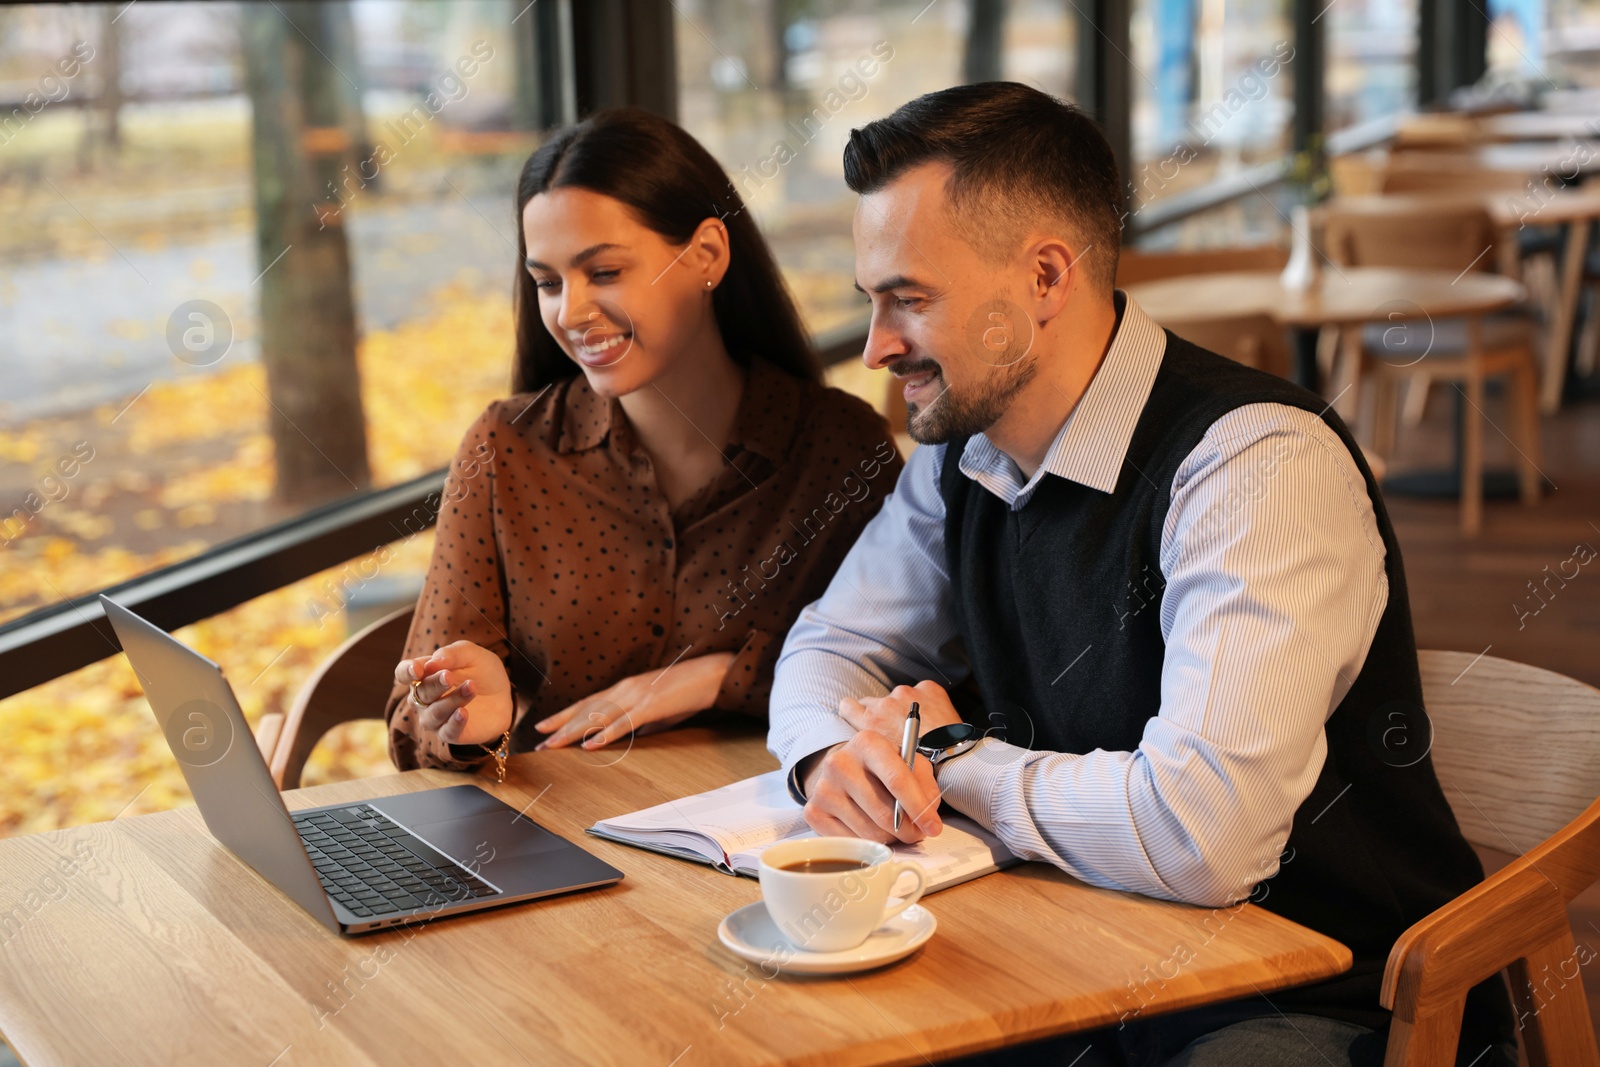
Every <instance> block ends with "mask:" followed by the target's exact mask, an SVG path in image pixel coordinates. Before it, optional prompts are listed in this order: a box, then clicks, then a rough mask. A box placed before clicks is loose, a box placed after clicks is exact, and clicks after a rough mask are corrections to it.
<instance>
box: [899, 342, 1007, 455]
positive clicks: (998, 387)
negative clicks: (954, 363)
mask: <svg viewBox="0 0 1600 1067" xmlns="http://www.w3.org/2000/svg"><path fill="white" fill-rule="evenodd" d="M985 366H986V369H987V370H988V373H987V374H985V375H984V376H983V377H982V379H981V380H979V381H978V382H976V383H974V384H973V385H971V386H969V387H967V388H966V389H965V390H963V391H962V392H960V393H957V392H956V391H954V390H952V389H951V388H950V387H949V386H948V385H946V386H945V388H944V391H943V392H941V393H940V394H939V395H938V396H936V397H934V398H933V399H932V400H930V401H929V402H928V403H926V404H909V405H907V406H906V432H907V433H908V434H910V435H911V439H912V440H913V441H916V442H917V443H918V444H924V445H940V444H944V443H945V442H946V441H950V440H953V439H954V438H957V437H971V436H972V435H973V434H976V433H982V432H983V431H984V430H987V429H988V428H989V427H991V426H993V425H994V424H995V422H996V421H998V420H999V418H1000V416H1001V415H1003V414H1005V410H1006V408H1007V406H1009V405H1010V403H1011V400H1012V398H1013V397H1015V396H1016V395H1017V394H1018V393H1019V392H1021V391H1022V390H1023V388H1024V387H1025V386H1027V384H1028V383H1029V382H1031V381H1033V376H1034V375H1035V374H1036V373H1038V370H1039V359H1038V356H1030V357H1027V358H1024V359H1020V360H1018V361H1017V362H1015V363H1012V364H1009V365H1007V366H995V365H993V364H986V365H985ZM889 369H890V371H891V372H892V373H894V374H897V375H900V376H902V377H909V376H912V375H915V374H920V373H926V372H927V371H937V372H938V373H939V377H938V379H937V380H938V381H939V382H941V383H942V382H943V381H944V372H943V371H942V370H941V369H940V368H939V366H938V364H936V363H934V362H933V361H932V360H926V359H925V360H918V361H917V362H915V363H904V364H900V363H897V364H895V365H893V366H892V367H890V368H889Z"/></svg>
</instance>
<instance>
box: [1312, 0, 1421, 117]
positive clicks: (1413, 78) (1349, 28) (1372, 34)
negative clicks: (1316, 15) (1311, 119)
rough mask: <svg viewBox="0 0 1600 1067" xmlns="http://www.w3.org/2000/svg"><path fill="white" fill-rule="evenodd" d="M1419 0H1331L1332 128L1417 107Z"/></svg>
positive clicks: (1327, 15) (1327, 18)
mask: <svg viewBox="0 0 1600 1067" xmlns="http://www.w3.org/2000/svg"><path fill="white" fill-rule="evenodd" d="M1417 3H1418V0H1332V2H1330V3H1329V4H1328V6H1327V7H1326V8H1325V9H1324V10H1323V12H1322V14H1321V16H1320V20H1321V21H1323V22H1326V23H1327V28H1326V32H1327V35H1328V70H1327V82H1326V87H1325V89H1324V101H1325V106H1326V108H1327V118H1326V123H1327V129H1328V131H1329V132H1330V133H1331V132H1333V131H1335V130H1342V129H1344V128H1345V127H1347V126H1354V125H1357V124H1358V123H1362V122H1366V121H1368V120H1370V119H1377V118H1382V117H1384V116H1386V115H1393V114H1396V113H1398V112H1401V111H1406V110H1409V109H1411V108H1414V107H1415V106H1416V103H1417V26H1418V17H1417Z"/></svg>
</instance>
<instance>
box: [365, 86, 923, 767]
mask: <svg viewBox="0 0 1600 1067" xmlns="http://www.w3.org/2000/svg"><path fill="white" fill-rule="evenodd" d="M517 210H518V215H519V217H520V219H521V227H520V233H519V235H518V249H517V252H518V261H519V265H518V270H517V276H516V290H515V296H516V300H515V307H516V320H517V321H516V331H517V365H516V373H515V376H514V380H513V386H512V388H513V391H514V392H515V394H516V395H514V396H511V397H508V398H506V399H504V400H498V401H496V402H494V403H493V404H490V405H489V407H488V409H487V410H485V411H484V413H483V414H482V415H480V416H479V417H478V419H477V421H476V422H475V423H474V424H473V425H472V427H471V429H469V430H468V431H467V434H466V436H465V437H464V438H463V439H462V441H461V445H460V447H459V449H458V451H457V454H456V459H455V462H454V463H453V464H452V466H451V469H450V472H449V475H448V476H447V478H446V482H445V491H444V499H443V500H442V501H441V505H440V508H439V521H438V529H437V532H436V540H435V544H434V553H433V560H432V563H431V565H430V567H429V571H428V576H427V579H426V583H425V585H424V588H423V592H422V596H421V599H420V600H419V601H418V603H417V608H416V614H415V616H414V617H413V620H412V624H411V631H410V635H409V636H408V638H407V641H406V650H405V655H406V658H405V659H404V660H402V661H401V662H400V663H399V664H398V665H397V666H396V668H395V688H394V691H393V693H391V695H390V698H389V702H388V706H387V709H386V719H387V721H388V722H389V725H390V730H389V739H390V755H391V757H392V758H393V759H394V762H395V764H396V765H397V766H399V767H401V768H411V767H416V766H432V767H445V768H452V769H458V770H468V769H471V768H474V767H477V766H479V765H480V764H482V763H483V762H484V761H485V760H486V759H487V758H488V756H489V754H490V753H491V752H493V751H494V750H495V748H497V747H498V746H499V744H500V743H501V742H502V740H503V739H507V740H508V742H509V748H510V750H511V751H513V752H515V751H524V750H528V749H533V748H546V747H560V746H563V745H569V744H572V743H574V742H580V743H582V744H583V745H584V746H585V747H587V748H598V747H600V746H603V745H605V744H607V743H609V742H611V741H613V740H616V739H617V738H619V737H623V736H626V735H627V734H628V733H629V732H631V731H633V730H636V729H639V728H641V727H644V728H646V729H647V730H650V729H664V728H666V727H668V726H671V725H674V724H676V723H680V722H682V721H683V720H685V719H687V718H688V717H690V716H691V715H694V714H695V713H696V712H700V711H704V710H708V709H717V710H722V711H732V712H742V713H745V714H748V715H752V716H756V717H763V718H764V717H765V715H766V700H767V693H768V689H769V686H770V684H771V678H772V667H773V664H774V661H775V660H776V658H777V654H778V651H779V649H780V648H781V646H782V644H783V635H784V633H785V632H786V631H787V629H788V628H789V626H790V624H791V623H792V622H793V621H794V619H795V617H796V616H797V615H798V613H799V611H800V609H801V608H802V607H804V606H805V605H806V604H807V603H809V602H810V601H812V600H814V599H816V598H817V597H818V596H820V595H821V593H822V591H823V589H824V588H825V587H826V585H827V583H828V579H829V577H830V576H831V575H832V574H833V572H834V570H835V569H836V567H837V566H838V564H839V562H840V561H841V560H842V559H843V558H844V554H845V552H846V551H847V550H848V549H849V547H850V545H851V544H852V543H853V542H854V541H855V539H856V536H857V534H859V533H860V531H861V529H862V527H863V526H864V525H865V524H866V522H867V520H868V519H870V518H871V517H872V516H873V514H874V513H876V511H877V509H878V507H879V505H880V503H881V502H882V499H883V497H884V495H885V494H887V493H888V492H890V491H891V490H892V488H893V486H894V482H895V478H896V477H897V476H898V475H899V472H900V467H901V461H900V457H899V455H898V453H897V451H896V449H895V446H894V439H893V437H892V435H891V433H890V431H889V427H888V425H887V424H886V423H885V422H884V420H883V419H882V417H880V416H879V415H878V414H877V413H876V412H874V411H873V410H872V408H871V407H870V406H869V405H867V404H865V403H863V402H862V401H861V400H858V399H857V398H855V397H853V396H850V395H849V394H847V393H844V392H841V391H839V390H836V389H830V388H827V387H825V386H824V385H822V383H821V372H820V370H819V368H818V366H817V361H816V358H815V356H814V354H813V352H812V350H811V348H810V345H809V344H808V342H807V340H806V336H805V333H804V331H803V329H802V328H801V325H800V319H799V315H798V314H797V313H796V311H795V308H794V305H793V303H792V301H791V300H790V298H789V295H788V292H787V291H786V290H785V288H784V286H783V281H782V278H781V276H780V275H779V273H778V268H777V266H776V264H775V263H774V261H773V259H772V255H771V253H770V252H769V251H768V249H767V247H766V245H765V243H764V242H763V241H762V238H761V235H760V233H759V231H758V230H757V229H756V227H755V224H754V223H753V222H752V221H751V219H750V217H749V215H748V214H747V213H746V211H745V208H744V204H743V203H742V202H741V200H740V198H739V195H738V193H737V192H736V191H735V190H734V188H733V186H732V183H730V182H729V180H728V178H727V175H726V174H724V173H723V171H722V169H721V168H720V167H719V166H718V165H717V163H716V161H715V160H713V159H712V158H711V155H710V154H709V153H708V152H706V150H705V149H704V148H703V147H701V146H700V144H699V143H698V142H696V141H695V140H694V138H692V137H690V136H689V135H688V134H687V133H685V132H684V131H683V130H681V129H679V128H678V127H677V126H674V125H673V124H672V123H670V122H667V121H666V120H665V119H661V118H657V117H655V116H652V115H649V114H647V113H645V112H642V111H638V110H633V109H619V110H613V111H606V112H601V113H599V114H597V115H595V116H594V117H592V118H590V119H588V120H587V121H585V122H582V123H580V124H579V125H577V126H575V127H572V128H570V129H567V130H564V131H562V132H560V133H559V134H557V135H556V136H555V137H554V138H553V139H552V140H551V141H549V142H548V143H547V144H545V145H543V146H542V147H541V148H540V149H539V150H538V151H536V152H535V153H534V154H533V155H532V156H531V157H530V158H529V159H528V161H527V163H526V164H525V165H524V167H523V170H522V175H521V178H520V180H519V182H518V186H517Z"/></svg>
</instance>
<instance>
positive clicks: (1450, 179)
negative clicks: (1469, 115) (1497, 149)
mask: <svg viewBox="0 0 1600 1067" xmlns="http://www.w3.org/2000/svg"><path fill="white" fill-rule="evenodd" d="M1528 178H1529V175H1527V174H1524V173H1522V172H1520V171H1514V170H1493V169H1490V168H1486V167H1484V166H1483V165H1482V164H1481V163H1479V162H1478V161H1477V160H1476V159H1474V158H1472V157H1471V156H1462V155H1452V154H1449V153H1445V152H1395V153H1391V154H1390V156H1389V158H1388V160H1387V162H1386V163H1385V165H1384V167H1383V172H1382V177H1381V179H1380V186H1381V191H1382V192H1385V193H1436V192H1463V193H1495V192H1506V193H1522V194H1526V192H1527V188H1526V186H1527V184H1528Z"/></svg>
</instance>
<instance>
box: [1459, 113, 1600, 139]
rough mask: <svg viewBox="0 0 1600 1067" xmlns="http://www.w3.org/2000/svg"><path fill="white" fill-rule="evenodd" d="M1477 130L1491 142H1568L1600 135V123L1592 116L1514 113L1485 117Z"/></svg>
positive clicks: (1480, 120)
mask: <svg viewBox="0 0 1600 1067" xmlns="http://www.w3.org/2000/svg"><path fill="white" fill-rule="evenodd" d="M1474 129H1475V130H1476V132H1477V134H1478V136H1480V137H1482V138H1483V139H1485V140H1489V141H1565V140H1570V139H1581V138H1590V137H1595V136H1597V135H1600V121H1596V119H1595V117H1594V115H1593V114H1592V113H1589V114H1580V113H1576V112H1560V111H1512V112H1508V113H1507V114H1504V115H1485V116H1483V117H1482V118H1480V119H1478V120H1477V121H1476V122H1475V123H1474Z"/></svg>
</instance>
